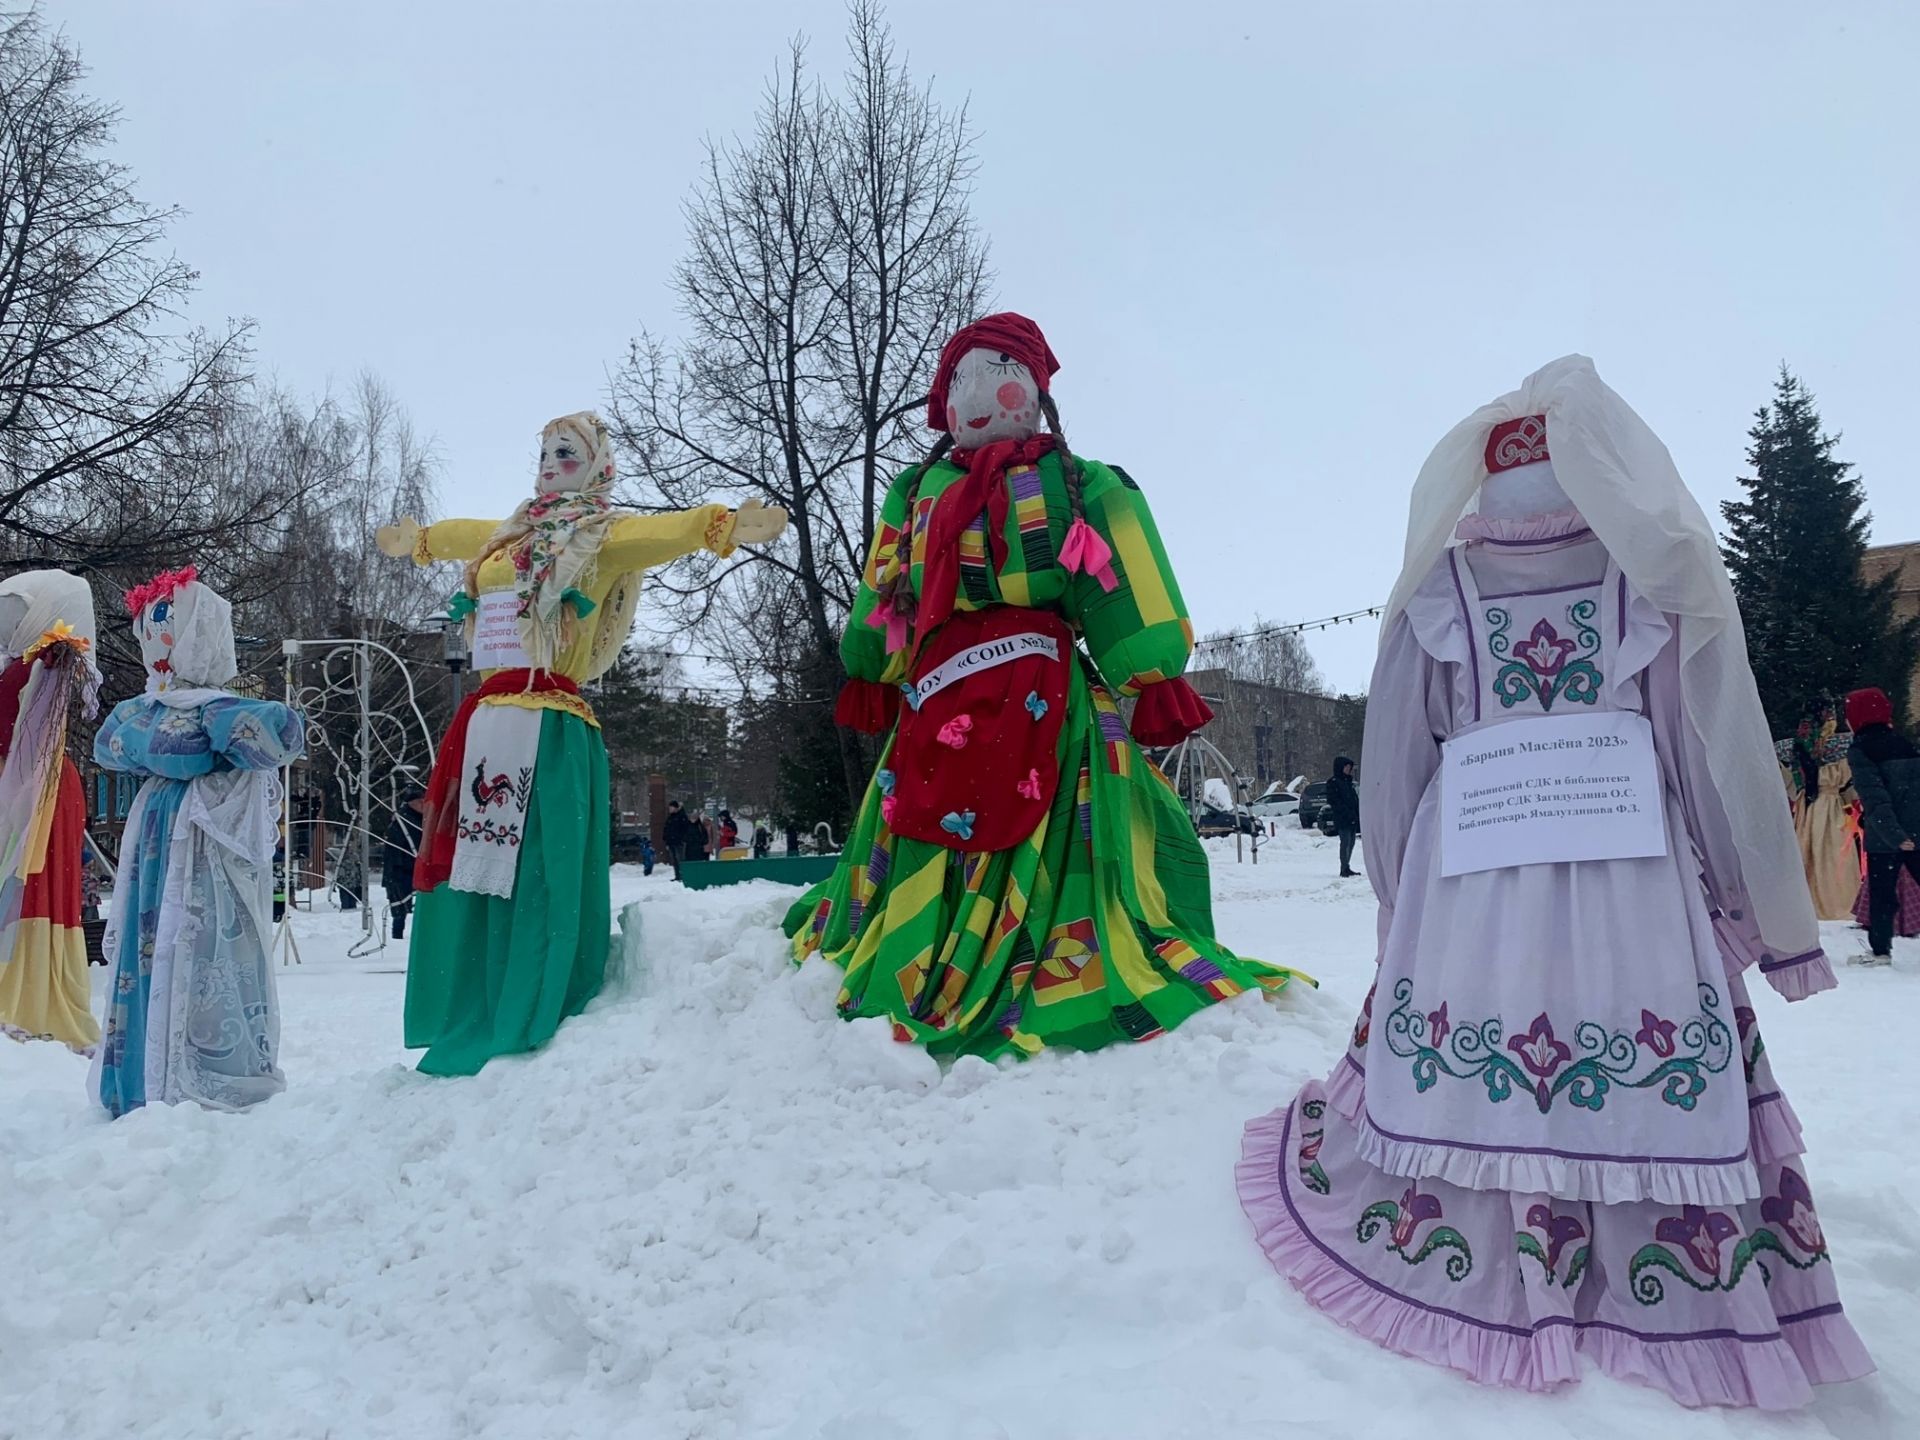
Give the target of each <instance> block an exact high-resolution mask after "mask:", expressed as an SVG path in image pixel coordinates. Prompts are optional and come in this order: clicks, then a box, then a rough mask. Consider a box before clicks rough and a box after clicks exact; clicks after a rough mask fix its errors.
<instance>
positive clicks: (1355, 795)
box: [1327, 755, 1360, 878]
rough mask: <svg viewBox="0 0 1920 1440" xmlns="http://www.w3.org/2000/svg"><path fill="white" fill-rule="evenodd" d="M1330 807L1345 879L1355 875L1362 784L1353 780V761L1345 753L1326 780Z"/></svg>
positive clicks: (1328, 805) (1341, 868)
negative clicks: (1360, 785) (1354, 844)
mask: <svg viewBox="0 0 1920 1440" xmlns="http://www.w3.org/2000/svg"><path fill="white" fill-rule="evenodd" d="M1327 810H1328V812H1329V813H1330V814H1331V815H1332V816H1333V826H1334V830H1335V831H1336V832H1337V833H1338V834H1339V836H1340V874H1341V876H1342V877H1343V878H1344V877H1347V876H1351V875H1356V874H1358V873H1359V872H1358V871H1356V870H1355V869H1354V868H1353V842H1354V839H1355V838H1356V837H1357V836H1358V835H1359V834H1360V787H1359V786H1357V785H1355V784H1354V783H1353V761H1351V760H1349V759H1348V758H1347V757H1346V756H1344V755H1336V756H1334V757H1333V774H1332V775H1331V776H1329V777H1328V779H1327Z"/></svg>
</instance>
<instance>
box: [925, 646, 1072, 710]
mask: <svg viewBox="0 0 1920 1440" xmlns="http://www.w3.org/2000/svg"><path fill="white" fill-rule="evenodd" d="M1028 655H1040V656H1044V657H1045V658H1046V659H1048V660H1058V659H1059V658H1060V646H1059V644H1058V642H1056V641H1055V640H1054V638H1053V637H1052V636H1051V635H1042V634H1040V633H1039V632H1037V631H1032V630H1023V631H1022V632H1021V633H1020V634H1018V635H1008V636H1006V637H1005V638H1003V639H1000V640H988V641H986V642H984V643H983V644H979V645H975V646H973V647H972V648H970V649H967V650H962V651H961V652H960V653H959V654H958V655H955V656H954V657H953V658H952V659H950V660H947V661H945V662H943V663H942V664H941V665H940V666H939V667H938V668H936V669H934V670H931V671H929V672H928V673H927V674H926V675H924V676H922V677H921V679H920V683H919V684H917V685H915V686H914V687H913V694H912V695H911V696H910V697H909V700H910V702H911V704H912V705H913V708H914V709H916V710H918V709H919V708H920V705H921V703H922V702H923V701H925V700H927V699H928V698H929V697H931V696H934V695H938V694H939V693H940V692H941V691H942V690H944V689H946V688H947V687H948V686H949V685H952V684H954V683H955V682H956V681H960V680H964V679H966V678H967V677H968V676H969V675H978V674H979V673H980V672H981V671H983V670H992V669H994V668H996V667H997V666H1001V665H1006V664H1008V663H1010V662H1012V661H1014V660H1020V659H1024V658H1025V657H1026V656H1028Z"/></svg>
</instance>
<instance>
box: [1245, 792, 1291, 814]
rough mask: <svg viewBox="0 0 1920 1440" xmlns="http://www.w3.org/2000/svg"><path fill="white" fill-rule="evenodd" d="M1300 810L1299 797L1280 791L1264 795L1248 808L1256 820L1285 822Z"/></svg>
mask: <svg viewBox="0 0 1920 1440" xmlns="http://www.w3.org/2000/svg"><path fill="white" fill-rule="evenodd" d="M1299 808H1300V797H1299V796H1298V795H1289V794H1287V793H1286V792H1285V791H1278V792H1276V793H1274V794H1272V795H1262V796H1261V797H1260V798H1259V799H1258V800H1256V801H1254V802H1253V804H1251V805H1249V806H1248V807H1247V811H1248V813H1249V814H1251V815H1252V816H1253V818H1254V819H1256V820H1285V819H1286V818H1287V817H1288V816H1290V815H1292V814H1293V813H1294V812H1295V811H1297V810H1298V809H1299Z"/></svg>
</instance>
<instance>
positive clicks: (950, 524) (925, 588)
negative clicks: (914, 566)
mask: <svg viewBox="0 0 1920 1440" xmlns="http://www.w3.org/2000/svg"><path fill="white" fill-rule="evenodd" d="M1053 446H1054V437H1053V436H1052V435H1030V436H1028V437H1027V438H1026V439H1025V440H995V441H994V442H993V443H992V444H991V445H982V446H981V447H980V448H979V449H978V450H956V451H954V452H953V458H954V462H955V463H956V464H963V465H965V466H966V467H967V474H966V478H965V479H963V480H961V481H960V482H958V483H957V484H954V485H950V486H948V487H947V492H946V494H944V495H942V496H941V497H940V501H939V503H938V504H936V505H935V506H934V507H933V518H932V519H931V520H930V521H929V522H928V524H927V559H926V566H925V568H924V570H923V571H922V573H921V579H920V611H919V614H918V616H917V617H916V618H915V620H914V625H913V644H912V646H911V648H910V649H909V650H908V652H907V663H908V665H909V666H910V667H911V665H912V663H913V662H914V661H915V660H917V659H918V658H919V656H920V646H921V644H922V643H923V642H924V641H925V640H926V638H927V637H928V636H929V635H931V634H933V632H934V631H936V630H938V629H939V628H940V626H941V625H942V624H944V623H945V622H946V620H947V619H948V617H950V616H951V615H952V614H953V603H954V600H955V598H956V597H957V596H958V595H959V593H960V537H961V536H962V535H964V534H965V533H966V531H967V527H968V526H969V525H971V524H973V522H974V521H975V520H976V519H978V518H979V516H980V513H981V512H982V511H983V510H984V511H985V512H986V516H987V546H988V549H989V551H990V553H991V554H992V556H993V566H994V569H995V570H999V569H1000V568H1002V567H1003V566H1005V564H1006V563H1007V507H1008V506H1009V505H1011V504H1012V497H1011V496H1010V495H1009V494H1008V493H1007V484H1006V475H1007V467H1008V466H1009V465H1033V464H1037V463H1038V462H1039V459H1040V457H1041V456H1042V455H1045V454H1047V453H1048V452H1049V451H1051V450H1052V449H1053ZM907 521H908V523H909V524H911V523H912V521H913V517H912V516H911V515H909V516H908V517H907Z"/></svg>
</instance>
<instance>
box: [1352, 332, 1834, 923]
mask: <svg viewBox="0 0 1920 1440" xmlns="http://www.w3.org/2000/svg"><path fill="white" fill-rule="evenodd" d="M1525 415H1544V416H1546V417H1547V448H1548V450H1549V451H1550V452H1551V454H1552V457H1553V468H1554V473H1555V475H1556V476H1557V477H1558V479H1559V482H1560V485H1561V487H1562V488H1563V489H1564V490H1565V491H1566V492H1567V495H1568V497H1569V498H1570V499H1571V500H1572V501H1573V503H1574V505H1575V506H1576V507H1577V508H1578V509H1579V511H1580V513H1581V515H1582V516H1584V517H1585V519H1586V521H1587V523H1588V524H1589V525H1590V526H1592V527H1593V532H1594V534H1595V535H1596V536H1598V537H1599V539H1600V541H1601V543H1602V544H1604V545H1605V546H1606V548H1607V551H1608V553H1609V554H1611V555H1612V556H1613V559H1614V561H1615V563H1617V564H1618V565H1619V567H1620V569H1621V571H1622V572H1623V573H1624V574H1625V575H1626V577H1627V580H1628V583H1630V584H1631V585H1632V586H1633V588H1634V589H1635V590H1636V591H1638V592H1639V593H1640V594H1641V595H1642V596H1644V597H1645V598H1646V599H1647V600H1649V601H1651V602H1652V603H1653V604H1654V605H1656V606H1657V607H1659V609H1661V610H1662V611H1664V612H1666V613H1667V614H1669V615H1677V616H1679V617H1680V618H1681V620H1682V624H1681V625H1680V646H1681V649H1680V698H1681V708H1682V711H1683V713H1684V714H1685V716H1686V718H1687V720H1688V722H1689V724H1690V725H1691V726H1692V727H1693V730H1694V732H1695V733H1696V734H1697V735H1698V736H1699V739H1700V745H1701V749H1702V751H1703V752H1704V753H1705V755H1706V759H1707V769H1708V772H1709V776H1710V778H1711V780H1712V784H1713V787H1714V789H1715V791H1716V792H1717V793H1718V795H1719V797H1720V801H1721V804H1722V805H1723V806H1724V807H1725V809H1726V813H1727V819H1728V821H1729V822H1730V825H1731V828H1732V831H1733V838H1734V844H1735V846H1736V847H1737V849H1738V851H1739V854H1740V864H1741V869H1742V872H1743V875H1742V878H1743V883H1744V886H1745V889H1746V891H1747V895H1748V900H1749V902H1750V904H1751V906H1752V910H1753V917H1754V920H1755V922H1756V923H1757V924H1758V925H1759V927H1760V933H1761V935H1762V936H1763V937H1765V939H1766V941H1767V943H1768V945H1769V946H1770V947H1772V948H1774V949H1776V950H1778V951H1779V952H1780V953H1781V954H1783V955H1787V954H1801V953H1804V952H1805V951H1808V950H1812V949H1815V948H1817V947H1818V945H1819V943H1820V930H1819V923H1818V922H1817V921H1816V920H1815V918H1814V914H1813V902H1812V900H1811V899H1810V898H1809V897H1808V894H1807V883H1806V875H1805V872H1804V871H1803V869H1802V868H1801V863H1800V852H1799V847H1798V845H1797V844H1796V842H1795V840H1794V836H1793V822H1792V819H1791V817H1790V815H1789V814H1788V810H1787V806H1786V802H1785V799H1784V797H1783V795H1782V792H1781V788H1780V775H1779V769H1778V766H1777V765H1776V763H1775V761H1774V756H1773V740H1772V737H1771V735H1770V734H1769V732H1768V728H1767V721H1766V716H1765V714H1764V712H1763V711H1762V710H1761V708H1760V697H1759V694H1758V692H1756V691H1755V689H1754V684H1753V672H1752V670H1751V668H1750V667H1749V665H1748V663H1747V642H1746V636H1745V633H1744V632H1743V631H1742V629H1741V625H1740V611H1739V607H1738V606H1737V605H1736V603H1735V601H1734V598H1733V585H1732V582H1730V581H1729V580H1728V578H1727V572H1726V567H1725V565H1724V564H1722V562H1721V558H1720V546H1719V542H1718V541H1717V540H1716V539H1715V538H1714V533H1713V527H1712V526H1711V525H1709V524H1708V523H1707V517H1706V515H1705V514H1704V513H1703V512H1702V511H1701V509H1700V505H1699V503H1698V502H1697V501H1696V500H1695V499H1694V498H1693V496H1692V494H1691V493H1690V492H1689V491H1688V490H1687V487H1686V483H1685V482H1684V481H1683V480H1681V478H1680V472H1679V471H1678V470H1677V469H1675V468H1674V464H1673V457H1672V456H1671V455H1669V454H1668V453H1667V447H1666V446H1665V445H1663V444H1661V443H1660V438H1659V437H1658V436H1657V435H1655V434H1654V433H1653V431H1652V430H1651V429H1649V428H1648V426H1647V423H1646V422H1645V421H1644V420H1642V419H1641V418H1640V417H1639V416H1638V415H1637V414H1635V413H1634V411H1633V408H1632V407H1631V406H1629V405H1628V404H1627V402H1626V401H1624V400H1622V399H1621V398H1620V397H1619V396H1618V395H1617V394H1615V393H1614V392H1613V391H1612V390H1611V389H1609V388H1608V387H1607V385H1606V384H1605V383H1604V382H1603V381H1602V380H1601V379H1600V376H1599V374H1598V373H1597V372H1596V371H1595V370H1594V368H1593V362H1592V361H1591V360H1589V359H1588V358H1587V357H1586V356H1584V355H1567V356H1564V357H1562V358H1561V359H1558V360H1555V361H1554V362H1553V363H1552V364H1550V365H1546V366H1543V367H1542V368H1541V369H1539V370H1536V371H1535V372H1534V373H1533V374H1531V375H1529V376H1528V377H1527V378H1526V379H1525V380H1524V381H1523V382H1522V383H1521V385H1520V388H1519V389H1517V390H1515V391H1512V392H1511V393H1510V394H1506V395H1502V396H1501V397H1500V398H1499V399H1497V400H1495V401H1493V402H1491V403H1490V404H1487V405H1482V406H1481V407H1480V408H1479V409H1478V410H1476V411H1474V412H1473V414H1471V415H1469V416H1468V417H1467V418H1466V419H1465V420H1462V421H1461V422H1460V423H1459V424H1458V425H1456V426H1454V427H1453V429H1451V430H1449V431H1448V432H1447V433H1446V435H1445V436H1444V437H1443V438H1442V439H1441V441H1440V443H1439V444H1438V445H1436V446H1434V448H1433V453H1432V454H1431V455H1429V456H1428V457H1427V462H1426V464H1425V465H1423V466H1421V467H1420V476H1419V478H1418V479H1417V480H1415V481H1414V485H1413V499H1412V504H1411V508H1410V510H1409V513H1408V516H1407V543H1406V552H1405V558H1404V562H1403V568H1402V569H1401V572H1400V579H1399V581H1398V582H1397V583H1396V584H1395V585H1394V587H1393V596H1392V598H1391V599H1390V600H1389V601H1388V602H1387V610H1386V614H1385V615H1384V616H1383V617H1382V620H1381V635H1382V638H1383V640H1384V638H1385V635H1386V633H1387V628H1388V627H1389V626H1390V625H1391V624H1392V622H1393V620H1394V618H1395V617H1396V616H1398V615H1399V613H1400V612H1401V611H1402V610H1403V609H1405V608H1406V604H1407V601H1408V599H1409V598H1410V597H1411V596H1412V594H1413V592H1414V591H1415V590H1416V589H1418V588H1419V586H1420V584H1421V582H1422V581H1424V580H1425V579H1426V577H1427V575H1428V574H1429V572H1431V570H1432V569H1433V566H1434V564H1435V563H1436V562H1437V561H1438V560H1439V559H1440V557H1441V555H1442V554H1443V553H1444V552H1445V550H1446V548H1447V543H1448V541H1449V539H1450V538H1451V536H1452V534H1453V530H1454V527H1455V526H1456V525H1457V524H1458V523H1459V520H1460V517H1461V515H1462V514H1463V513H1465V512H1466V511H1467V510H1468V509H1469V508H1470V507H1471V506H1472V503H1473V501H1474V497H1475V496H1476V495H1477V494H1478V493H1479V490H1480V486H1481V483H1482V482H1483V481H1485V479H1486V478H1487V467H1486V459H1485V450H1486V443H1487V432H1488V431H1489V430H1491V429H1492V428H1493V426H1495V425H1497V424H1499V423H1501V422H1502V421H1506V420H1516V419H1519V418H1520V417H1522V416H1525Z"/></svg>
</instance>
